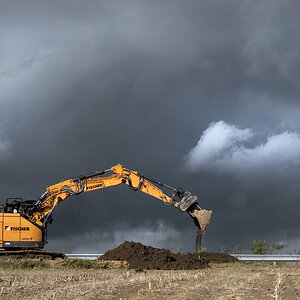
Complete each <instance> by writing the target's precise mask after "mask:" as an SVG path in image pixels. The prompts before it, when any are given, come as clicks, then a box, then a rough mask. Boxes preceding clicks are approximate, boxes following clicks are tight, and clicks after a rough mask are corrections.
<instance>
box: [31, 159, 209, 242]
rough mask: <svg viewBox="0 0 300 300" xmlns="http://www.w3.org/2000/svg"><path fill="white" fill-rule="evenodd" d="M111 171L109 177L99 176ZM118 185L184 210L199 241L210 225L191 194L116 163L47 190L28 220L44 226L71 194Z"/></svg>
mask: <svg viewBox="0 0 300 300" xmlns="http://www.w3.org/2000/svg"><path fill="white" fill-rule="evenodd" d="M107 172H112V173H113V174H112V175H110V176H106V177H105V176H101V175H104V174H105V173H107ZM119 184H126V185H128V186H129V188H131V189H132V190H134V191H138V190H139V191H141V192H143V193H146V194H148V195H151V196H153V197H155V198H157V199H159V200H161V201H163V202H164V203H165V204H168V205H172V206H175V207H178V208H179V209H180V210H181V211H187V212H188V214H189V215H190V216H191V217H192V218H193V220H194V222H195V225H196V227H197V231H198V234H199V236H200V238H201V235H202V234H203V232H204V230H205V228H206V227H207V225H208V224H209V222H210V217H211V214H212V212H211V211H208V210H205V209H201V208H200V207H199V205H198V203H197V197H196V196H192V195H191V193H190V192H188V191H186V192H184V191H183V190H182V189H180V188H177V189H176V188H173V187H170V186H168V185H166V184H163V183H161V182H158V181H155V180H152V179H149V178H146V177H145V176H143V175H141V174H139V173H138V172H136V171H131V170H128V169H126V168H125V167H123V166H122V165H120V164H118V165H116V166H113V167H112V168H110V169H108V170H105V171H101V172H95V173H92V174H88V175H85V176H79V177H77V178H73V179H68V180H65V181H62V182H59V183H57V184H54V185H52V186H49V187H48V188H47V189H46V192H45V193H44V194H43V195H42V197H41V198H40V199H38V200H37V201H36V203H35V204H34V205H33V207H32V210H31V211H30V212H29V214H28V215H27V216H28V218H29V219H30V220H31V221H32V222H33V223H36V224H37V225H39V226H45V225H46V224H47V222H48V220H49V217H50V216H51V214H52V212H53V210H54V208H55V207H56V206H57V205H58V204H59V203H61V202H62V201H64V200H65V199H66V198H67V197H69V196H71V195H78V194H80V193H84V192H89V191H94V190H98V189H102V188H106V187H110V186H115V185H119ZM157 185H159V186H162V187H165V188H168V189H170V190H172V195H171V196H169V195H167V194H165V193H164V192H163V191H162V190H161V189H160V188H159V187H158V186H157Z"/></svg>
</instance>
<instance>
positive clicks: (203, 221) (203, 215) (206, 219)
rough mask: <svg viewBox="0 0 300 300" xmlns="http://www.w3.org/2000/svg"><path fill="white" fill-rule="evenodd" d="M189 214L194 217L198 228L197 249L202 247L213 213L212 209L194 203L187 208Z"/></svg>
mask: <svg viewBox="0 0 300 300" xmlns="http://www.w3.org/2000/svg"><path fill="white" fill-rule="evenodd" d="M187 212H188V214H189V215H190V216H191V217H192V218H193V220H194V223H195V225H196V229H197V238H196V250H197V249H198V248H199V247H201V241H202V235H203V233H204V231H205V229H206V227H207V226H208V224H209V223H210V218H211V215H212V211H211V210H206V209H201V208H200V207H199V206H198V204H195V205H193V206H192V207H190V208H189V209H188V210H187Z"/></svg>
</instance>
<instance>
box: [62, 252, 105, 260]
mask: <svg viewBox="0 0 300 300" xmlns="http://www.w3.org/2000/svg"><path fill="white" fill-rule="evenodd" d="M65 255H66V256H67V257H68V258H81V259H90V260H95V259H98V258H99V257H100V256H101V255H103V253H95V254H71V253H70V254H68V253H67V254H65Z"/></svg>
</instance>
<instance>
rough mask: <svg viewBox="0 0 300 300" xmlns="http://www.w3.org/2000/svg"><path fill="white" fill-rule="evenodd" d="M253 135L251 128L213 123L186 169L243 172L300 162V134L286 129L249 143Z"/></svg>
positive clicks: (198, 144)
mask: <svg viewBox="0 0 300 300" xmlns="http://www.w3.org/2000/svg"><path fill="white" fill-rule="evenodd" d="M254 138H255V133H254V132H253V130H251V129H249V128H246V129H239V128H238V127H237V126H235V125H231V124H227V123H226V122H224V121H219V122H216V123H211V124H210V125H209V127H208V128H207V129H206V130H205V131H204V132H203V134H202V136H201V137H200V139H199V141H198V143H197V145H196V146H195V147H194V148H193V149H192V150H191V151H190V152H189V154H188V155H187V157H186V161H185V166H186V169H187V170H189V171H192V172H195V171H198V170H215V171H217V172H239V173H241V172H249V171H257V172H259V171H261V170H265V169H266V168H269V169H274V168H280V169H284V168H288V167H290V166H293V165H297V164H299V163H300V134H298V133H296V132H288V131H287V132H283V133H280V134H276V135H271V136H269V137H268V138H267V140H266V141H265V142H264V143H262V144H259V145H254V146H253V147H250V146H247V143H248V144H249V142H250V141H251V139H254Z"/></svg>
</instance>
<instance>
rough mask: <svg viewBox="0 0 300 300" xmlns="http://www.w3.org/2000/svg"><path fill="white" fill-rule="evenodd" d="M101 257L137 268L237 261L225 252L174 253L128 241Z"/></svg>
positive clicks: (178, 267)
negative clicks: (123, 262) (124, 262)
mask: <svg viewBox="0 0 300 300" xmlns="http://www.w3.org/2000/svg"><path fill="white" fill-rule="evenodd" d="M99 259H101V260H121V261H124V260H125V261H127V262H128V265H129V268H130V269H136V270H141V269H157V270H195V269H203V268H207V267H208V263H209V262H215V263H221V262H236V261H237V259H236V258H235V257H232V256H230V255H229V254H225V253H205V252H204V253H188V254H181V253H172V252H170V251H169V250H166V249H158V248H153V247H151V246H145V245H143V244H141V243H135V242H127V241H126V242H124V243H123V244H121V245H120V246H118V247H117V248H115V249H112V250H109V251H107V252H106V253H104V254H103V255H102V256H101V257H100V258H99Z"/></svg>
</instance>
